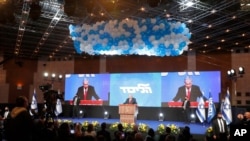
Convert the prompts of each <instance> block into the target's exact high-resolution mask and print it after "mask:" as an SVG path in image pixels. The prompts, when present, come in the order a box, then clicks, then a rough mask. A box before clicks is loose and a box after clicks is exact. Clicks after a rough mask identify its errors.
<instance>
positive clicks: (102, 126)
mask: <svg viewBox="0 0 250 141" xmlns="http://www.w3.org/2000/svg"><path fill="white" fill-rule="evenodd" d="M106 127H107V124H106V122H103V123H102V124H101V128H102V130H105V129H106Z"/></svg>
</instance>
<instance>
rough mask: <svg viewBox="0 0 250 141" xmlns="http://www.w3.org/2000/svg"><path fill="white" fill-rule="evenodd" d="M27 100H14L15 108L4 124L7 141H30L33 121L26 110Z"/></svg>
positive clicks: (21, 97)
mask: <svg viewBox="0 0 250 141" xmlns="http://www.w3.org/2000/svg"><path fill="white" fill-rule="evenodd" d="M28 105H29V103H28V99H27V98H26V97H25V96H19V97H17V99H16V106H15V107H14V108H13V110H12V111H11V112H10V117H9V118H8V119H7V121H6V124H5V130H6V136H7V140H8V141H18V140H21V141H31V140H32V129H33V124H34V123H33V120H32V117H31V116H30V113H29V111H28V110H27V108H28Z"/></svg>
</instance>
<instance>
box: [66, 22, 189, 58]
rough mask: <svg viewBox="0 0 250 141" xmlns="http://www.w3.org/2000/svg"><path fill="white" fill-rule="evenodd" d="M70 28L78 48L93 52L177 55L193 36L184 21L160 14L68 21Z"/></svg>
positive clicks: (100, 53) (102, 53)
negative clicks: (160, 16) (131, 17)
mask: <svg viewBox="0 0 250 141" xmlns="http://www.w3.org/2000/svg"><path fill="white" fill-rule="evenodd" d="M69 31H70V36H71V38H72V40H73V42H74V48H75V50H76V52H77V53H79V54H81V53H82V52H85V53H88V54H90V55H133V54H135V55H148V56H178V55H181V54H182V53H183V51H184V50H187V49H188V44H189V43H190V40H189V39H190V38H191V34H190V32H189V29H188V28H187V27H186V25H185V24H184V23H181V22H176V21H168V20H166V19H161V18H148V19H140V20H133V19H128V20H127V19H126V20H121V21H119V20H110V21H107V22H104V21H102V22H96V23H95V24H93V25H89V24H82V25H69Z"/></svg>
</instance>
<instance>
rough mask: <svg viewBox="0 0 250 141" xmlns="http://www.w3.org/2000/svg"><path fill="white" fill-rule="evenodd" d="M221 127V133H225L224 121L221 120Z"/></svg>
mask: <svg viewBox="0 0 250 141" xmlns="http://www.w3.org/2000/svg"><path fill="white" fill-rule="evenodd" d="M219 126H220V132H221V133H224V124H223V121H222V120H221V119H219Z"/></svg>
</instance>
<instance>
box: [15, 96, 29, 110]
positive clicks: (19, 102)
mask: <svg viewBox="0 0 250 141" xmlns="http://www.w3.org/2000/svg"><path fill="white" fill-rule="evenodd" d="M16 106H17V107H25V108H27V107H28V106H29V102H28V99H27V97H25V96H19V97H17V99H16Z"/></svg>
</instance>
